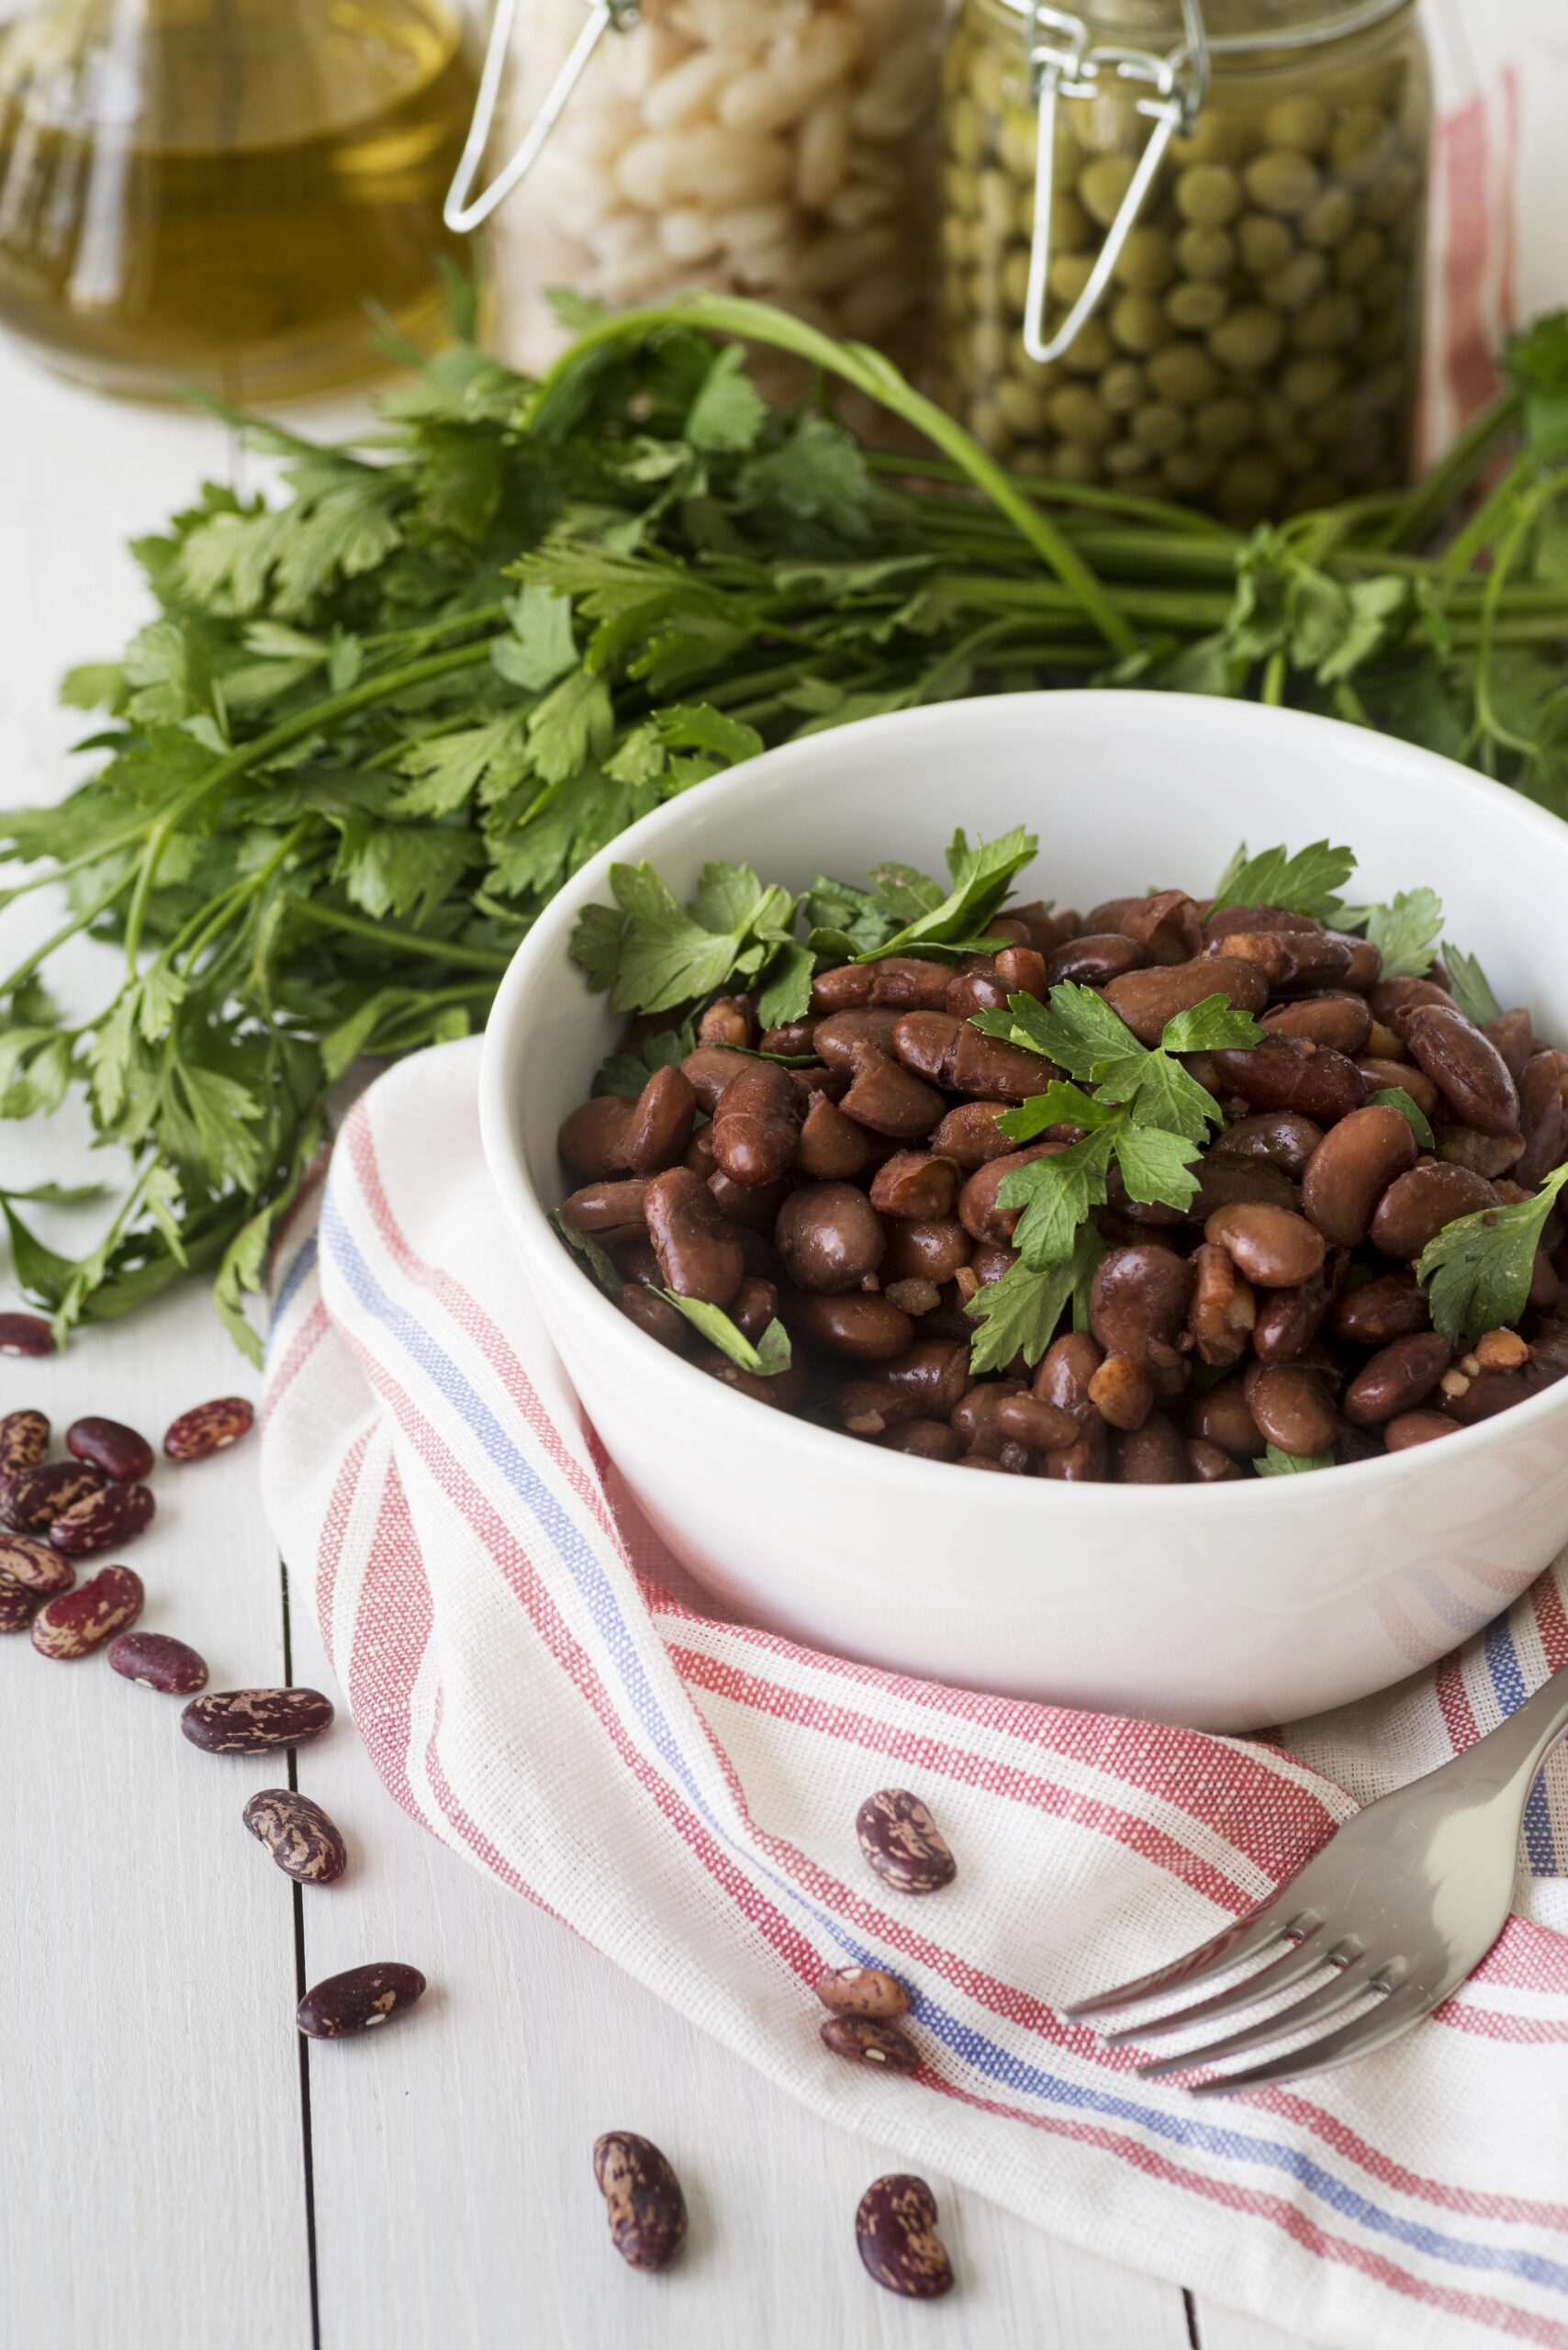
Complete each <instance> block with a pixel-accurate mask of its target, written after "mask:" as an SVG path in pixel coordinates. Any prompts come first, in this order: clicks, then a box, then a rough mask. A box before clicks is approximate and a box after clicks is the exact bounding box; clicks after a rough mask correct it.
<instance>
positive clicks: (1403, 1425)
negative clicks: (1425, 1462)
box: [1383, 1412, 1460, 1452]
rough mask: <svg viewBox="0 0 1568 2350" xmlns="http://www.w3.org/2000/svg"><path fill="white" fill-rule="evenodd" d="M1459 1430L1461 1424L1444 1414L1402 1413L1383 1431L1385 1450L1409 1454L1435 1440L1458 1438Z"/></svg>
mask: <svg viewBox="0 0 1568 2350" xmlns="http://www.w3.org/2000/svg"><path fill="white" fill-rule="evenodd" d="M1459 1430H1460V1423H1459V1422H1458V1421H1457V1420H1450V1418H1449V1417H1448V1416H1447V1414H1446V1413H1444V1412H1402V1413H1401V1414H1400V1416H1399V1417H1398V1418H1397V1419H1396V1420H1390V1421H1389V1423H1388V1425H1387V1427H1385V1428H1384V1429H1383V1449H1384V1450H1385V1451H1387V1452H1409V1451H1410V1450H1411V1449H1413V1448H1414V1447H1415V1446H1416V1445H1418V1444H1430V1443H1431V1442H1432V1441H1433V1440H1434V1438H1438V1437H1440V1436H1457V1435H1458V1434H1459Z"/></svg>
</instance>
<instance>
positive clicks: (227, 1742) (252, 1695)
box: [180, 1689, 332, 1754]
mask: <svg viewBox="0 0 1568 2350" xmlns="http://www.w3.org/2000/svg"><path fill="white" fill-rule="evenodd" d="M331 1719H332V1701H331V1699H330V1697H324V1696H323V1695H321V1692H320V1691H319V1689H215V1690H214V1691H213V1692H212V1694H211V1695H210V1696H207V1697H193V1698H192V1700H191V1702H190V1704H189V1705H188V1706H187V1707H185V1712H184V1713H183V1714H182V1715H181V1716H180V1728H181V1729H182V1730H183V1731H184V1732H185V1736H186V1737H187V1738H188V1739H189V1740H190V1742H191V1744H192V1745H193V1746H199V1747H201V1748H202V1749H203V1750H204V1751H206V1752H207V1753H208V1754H270V1753H271V1752H273V1751H274V1749H275V1748H277V1747H280V1746H303V1745H304V1743H305V1741H306V1740H307V1739H311V1738H319V1736H320V1735H321V1732H322V1731H323V1730H324V1729H328V1728H329V1727H330V1723H331Z"/></svg>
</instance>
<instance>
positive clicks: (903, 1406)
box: [832, 1379, 958, 1451]
mask: <svg viewBox="0 0 1568 2350" xmlns="http://www.w3.org/2000/svg"><path fill="white" fill-rule="evenodd" d="M832 1409H833V1416H834V1419H835V1420H836V1421H837V1423H838V1425H839V1427H841V1428H844V1429H846V1431H847V1433H848V1434H849V1435H850V1436H864V1437H874V1436H885V1435H886V1433H887V1431H888V1430H889V1429H890V1428H896V1427H900V1426H902V1424H903V1423H904V1422H905V1421H908V1420H917V1419H919V1418H921V1416H922V1415H923V1406H922V1404H921V1400H920V1398H919V1396H918V1395H914V1394H909V1393H904V1392H903V1390H902V1389H900V1388H897V1387H895V1386H893V1385H892V1383H891V1382H890V1381H889V1380H886V1379H846V1381H845V1382H844V1384H843V1386H842V1387H839V1388H836V1389H835V1390H834V1397H833V1405H832ZM954 1449H955V1451H956V1450H957V1449H958V1447H957V1445H956V1444H955V1446H954Z"/></svg>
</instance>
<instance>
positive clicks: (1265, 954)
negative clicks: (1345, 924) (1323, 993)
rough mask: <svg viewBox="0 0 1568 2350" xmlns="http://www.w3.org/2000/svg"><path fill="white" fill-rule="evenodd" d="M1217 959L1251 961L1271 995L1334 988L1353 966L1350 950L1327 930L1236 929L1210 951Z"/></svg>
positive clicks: (1294, 993) (1297, 993)
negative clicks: (1227, 958) (1230, 958)
mask: <svg viewBox="0 0 1568 2350" xmlns="http://www.w3.org/2000/svg"><path fill="white" fill-rule="evenodd" d="M1208 952H1209V954H1210V955H1211V956H1212V957H1215V958H1216V959H1217V958H1219V957H1224V956H1234V957H1236V959H1237V960H1238V961H1239V962H1243V963H1250V964H1251V965H1252V967H1253V968H1254V969H1256V970H1257V971H1259V972H1260V973H1261V975H1262V977H1263V979H1265V980H1266V981H1267V982H1268V990H1269V993H1270V994H1271V995H1310V994H1311V993H1312V992H1313V991H1314V990H1316V989H1318V988H1331V987H1335V986H1337V985H1338V983H1339V982H1340V981H1341V980H1343V979H1345V978H1346V977H1347V976H1348V975H1349V972H1350V948H1349V946H1346V944H1345V942H1344V941H1343V939H1339V938H1335V937H1333V936H1332V935H1331V934H1330V933H1329V932H1327V931H1326V930H1318V931H1305V930H1254V931H1245V930H1241V931H1232V932H1231V933H1230V934H1229V935H1228V936H1227V937H1225V938H1218V939H1216V940H1215V943H1214V945H1213V946H1211V947H1210V948H1209V950H1208Z"/></svg>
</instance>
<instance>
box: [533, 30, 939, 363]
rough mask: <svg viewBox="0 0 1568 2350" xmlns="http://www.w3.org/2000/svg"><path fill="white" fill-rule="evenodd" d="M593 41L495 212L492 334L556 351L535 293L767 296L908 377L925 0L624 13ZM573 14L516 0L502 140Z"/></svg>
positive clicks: (928, 268) (923, 113) (620, 301)
mask: <svg viewBox="0 0 1568 2350" xmlns="http://www.w3.org/2000/svg"><path fill="white" fill-rule="evenodd" d="M604 14H605V16H606V17H607V22H606V23H605V26H604V37H603V39H599V41H598V42H597V44H596V45H595V46H594V48H593V50H592V53H591V55H590V56H589V57H588V62H587V65H586V67H585V68H584V70H583V72H582V73H581V77H580V79H579V80H578V81H577V83H576V84H575V86H574V87H573V88H572V89H571V92H570V95H568V96H567V98H566V103H565V105H564V106H562V108H561V111H560V114H559V117H558V119H556V120H555V122H554V125H553V127H552V128H551V129H550V130H549V135H548V137H547V138H546V139H545V140H544V142H543V146H542V147H540V148H539V150H538V152H537V155H536V158H535V160H534V161H533V162H532V164H530V165H529V167H528V175H527V178H526V181H525V182H524V184H523V185H522V187H521V192H520V194H519V196H517V198H516V199H515V201H513V202H511V203H509V204H507V205H504V206H502V207H500V208H499V210H498V213H497V218H496V228H495V231H494V235H493V242H492V248H491V250H492V257H493V272H494V277H495V285H496V297H497V308H498V342H499V347H500V349H501V351H502V353H503V355H504V356H505V357H507V358H508V359H510V361H511V362H512V363H513V364H516V365H518V366H521V367H522V368H524V369H526V370H528V371H530V372H532V371H534V370H537V369H538V368H540V367H542V366H543V365H544V364H547V363H548V361H549V360H550V359H552V358H553V357H554V355H555V353H557V352H558V351H559V350H560V349H561V348H562V346H563V344H564V343H565V342H566V341H569V340H570V335H569V332H568V330H566V329H564V328H563V326H562V324H561V321H560V320H559V319H558V318H557V317H556V316H555V314H554V310H553V308H552V307H551V304H550V301H549V298H548V297H549V296H550V295H551V293H552V292H554V290H555V289H556V288H559V287H565V288H567V289H569V290H570V291H572V292H573V293H576V294H578V295H582V296H587V297H589V298H590V299H593V300H597V301H600V302H605V303H608V304H610V306H611V307H612V308H620V307H622V306H623V305H625V304H630V303H639V304H641V303H653V302H658V301H662V300H666V299H667V298H669V297H671V296H673V295H676V294H678V293H680V292H682V291H683V290H685V289H686V288H688V287H690V286H694V285H700V286H705V287H709V288H711V289H716V290H719V291H722V292H725V293H742V294H750V295H755V296H757V297H762V298H764V299H766V300H768V301H772V302H777V303H778V304H779V305H780V306H781V307H782V308H786V309H789V310H792V311H794V312H795V313H796V314H797V315H799V316H801V317H802V318H806V319H811V320H812V321H813V322H814V323H815V324H817V325H819V326H821V327H823V328H825V329H827V330H829V331H830V332H832V333H834V334H841V335H847V336H853V337H855V338H857V339H858V340H861V341H868V342H872V343H875V344H877V345H878V346H879V348H880V349H881V350H883V351H886V352H888V353H890V355H891V356H892V357H893V358H895V359H896V360H898V361H899V362H900V363H901V364H904V365H905V366H908V367H911V368H912V369H916V370H917V369H918V368H919V366H920V364H921V363H922V361H923V360H924V357H925V356H926V354H927V352H928V349H929V339H930V329H931V320H932V309H933V297H934V295H935V268H936V263H935V227H936V223H935V188H936V109H937V97H938V90H939V84H940V77H941V68H942V28H943V17H944V6H943V0H642V5H641V6H640V8H638V7H635V6H622V7H617V8H607V9H606V10H605V11H604ZM585 21H586V18H585V8H584V0H525V6H524V8H523V10H522V15H521V24H520V27H519V31H518V35H517V38H516V39H515V40H514V42H513V43H512V46H511V54H510V62H509V76H508V78H509V80H510V84H511V85H512V86H511V88H510V93H509V94H508V95H507V96H506V97H505V98H504V99H503V101H502V108H501V124H502V128H503V131H504V132H505V133H506V134H507V135H508V136H509V137H510V140H511V141H512V142H513V143H514V144H515V143H516V142H517V141H519V140H523V139H525V138H526V135H527V132H528V129H529V127H530V126H531V125H533V124H535V123H536V122H537V120H538V117H539V113H540V108H541V106H542V105H544V104H546V102H547V100H548V97H549V94H550V92H551V89H552V86H553V85H554V83H555V81H556V78H557V76H558V74H559V73H560V70H561V66H562V62H563V60H564V59H565V58H566V56H567V55H568V53H569V52H570V50H571V49H572V45H573V43H574V42H575V41H578V40H580V39H581V38H582V34H583V28H584V25H585Z"/></svg>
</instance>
